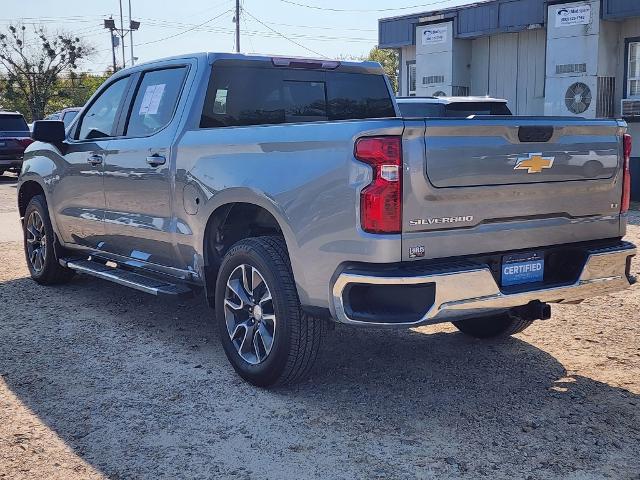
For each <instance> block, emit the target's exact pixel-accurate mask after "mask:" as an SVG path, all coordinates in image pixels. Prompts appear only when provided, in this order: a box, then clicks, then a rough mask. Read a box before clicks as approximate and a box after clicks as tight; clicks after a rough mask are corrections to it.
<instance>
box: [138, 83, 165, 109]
mask: <svg viewBox="0 0 640 480" xmlns="http://www.w3.org/2000/svg"><path fill="white" fill-rule="evenodd" d="M164 87H165V84H164V83H160V84H158V85H149V86H148V87H147V89H146V90H145V91H144V97H143V98H142V103H141V104H140V110H139V111H138V115H155V114H156V113H158V107H159V106H160V100H161V99H162V95H163V94H164Z"/></svg>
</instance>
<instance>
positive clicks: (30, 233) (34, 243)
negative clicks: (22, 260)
mask: <svg viewBox="0 0 640 480" xmlns="http://www.w3.org/2000/svg"><path fill="white" fill-rule="evenodd" d="M26 229H27V256H28V258H29V263H30V264H31V267H32V268H33V270H34V271H35V272H36V273H40V272H42V270H43V269H44V263H45V259H46V258H47V257H46V255H47V235H46V231H45V228H44V222H43V221H42V217H41V216H40V214H39V213H38V212H37V211H35V210H34V211H33V212H31V214H30V215H29V217H28V218H27V227H26Z"/></svg>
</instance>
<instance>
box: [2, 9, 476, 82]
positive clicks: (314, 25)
mask: <svg viewBox="0 0 640 480" xmlns="http://www.w3.org/2000/svg"><path fill="white" fill-rule="evenodd" d="M295 3H298V4H301V5H303V6H300V5H295ZM465 3H472V0H400V1H398V0H342V1H340V0H242V7H243V9H244V14H243V15H242V16H241V22H240V25H241V32H242V36H241V41H240V46H241V50H242V52H243V53H265V54H280V55H297V56H318V54H322V55H325V56H327V57H337V56H341V55H348V56H359V55H364V54H366V53H367V52H368V51H369V50H370V49H371V48H372V47H373V46H374V45H376V42H377V26H378V23H377V20H378V19H379V18H382V17H391V16H397V15H403V14H408V13H415V12H423V11H429V10H433V9H439V8H444V7H448V6H454V5H461V4H465ZM131 5H132V11H133V19H134V20H139V21H140V22H141V23H142V25H141V27H140V30H139V31H138V32H136V33H135V34H134V47H135V50H134V53H135V56H136V57H139V59H140V60H139V61H146V60H151V59H153V58H158V57H164V56H169V55H175V54H179V53H185V52H194V51H204V50H208V51H224V52H230V51H233V49H234V24H233V22H232V18H233V11H232V10H233V8H234V7H235V0H226V1H225V0H179V1H175V0H173V1H172V0H131ZM312 7H316V8H312ZM404 7H412V8H404ZM123 8H124V12H125V22H127V19H128V17H127V10H128V0H123ZM336 10H340V11H336ZM343 10H348V11H343ZM381 10H384V11H381ZM109 15H113V17H114V18H115V19H117V23H118V25H119V18H120V17H119V7H118V0H57V1H52V0H3V1H2V9H1V10H0V26H1V27H6V26H7V25H9V24H10V23H16V22H22V23H23V24H25V25H26V26H27V27H30V25H31V24H41V25H44V26H45V27H46V28H47V30H48V31H49V32H51V33H53V32H56V31H59V30H65V31H68V32H73V33H74V34H76V35H77V36H79V37H81V38H83V39H84V40H85V41H87V42H89V43H91V44H92V45H93V46H94V47H95V48H96V50H97V52H96V54H95V56H94V57H93V58H92V59H91V60H90V61H87V62H85V63H84V64H83V65H81V70H83V71H86V70H93V71H103V70H104V69H105V68H107V66H108V65H110V64H111V49H110V47H109V34H108V32H107V31H106V30H104V29H103V26H102V20H103V19H104V18H107V17H109ZM252 17H255V18H252ZM258 20H259V21H258ZM260 22H262V23H260ZM190 29H193V30H191V31H188V30H190ZM280 34H282V35H284V36H286V37H288V38H289V40H287V39H285V38H283V37H282V36H281V35H280ZM172 35H175V37H173V38H169V39H166V40H162V39H165V38H166V37H170V36H172ZM128 42H129V39H128V38H127V39H126V40H125V43H126V44H127V51H126V54H127V64H128V62H129V43H128ZM150 42H153V43H150ZM294 42H295V43H294ZM136 45H138V46H136ZM313 52H316V53H313ZM121 55H122V53H121V50H118V61H119V62H121Z"/></svg>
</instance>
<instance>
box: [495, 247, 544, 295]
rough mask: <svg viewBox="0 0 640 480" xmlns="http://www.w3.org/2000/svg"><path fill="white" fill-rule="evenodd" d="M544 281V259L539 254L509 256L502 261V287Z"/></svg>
mask: <svg viewBox="0 0 640 480" xmlns="http://www.w3.org/2000/svg"><path fill="white" fill-rule="evenodd" d="M543 280H544V258H542V257H541V256H540V255H538V254H537V253H525V254H519V255H509V256H505V257H504V258H503V259H502V285H503V286H505V287H506V286H509V285H519V284H521V283H535V282H542V281H543Z"/></svg>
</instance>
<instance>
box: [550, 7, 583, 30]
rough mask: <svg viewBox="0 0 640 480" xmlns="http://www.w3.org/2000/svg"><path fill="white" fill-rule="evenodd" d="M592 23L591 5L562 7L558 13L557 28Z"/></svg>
mask: <svg viewBox="0 0 640 480" xmlns="http://www.w3.org/2000/svg"><path fill="white" fill-rule="evenodd" d="M590 23H591V5H588V4H587V5H578V6H574V7H561V8H559V9H558V10H557V11H556V27H568V26H571V25H588V24H590Z"/></svg>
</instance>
